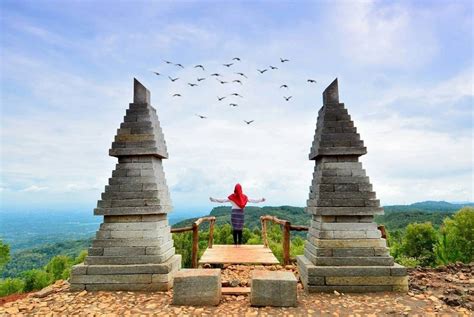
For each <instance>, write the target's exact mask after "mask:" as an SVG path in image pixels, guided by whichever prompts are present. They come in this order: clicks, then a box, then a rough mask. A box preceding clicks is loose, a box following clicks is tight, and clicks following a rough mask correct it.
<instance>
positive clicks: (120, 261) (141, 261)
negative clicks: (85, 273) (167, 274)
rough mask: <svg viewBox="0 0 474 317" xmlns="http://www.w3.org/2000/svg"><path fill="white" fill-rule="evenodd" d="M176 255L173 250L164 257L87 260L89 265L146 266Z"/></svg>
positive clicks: (110, 257)
mask: <svg viewBox="0 0 474 317" xmlns="http://www.w3.org/2000/svg"><path fill="white" fill-rule="evenodd" d="M174 253H175V249H174V248H171V249H170V250H169V251H167V252H165V253H164V254H162V255H138V256H133V257H129V256H88V257H86V259H85V264H87V265H94V264H95V265H109V264H123V265H125V264H146V263H163V262H165V261H166V260H168V259H169V258H170V257H171V256H172V255H173V254H174Z"/></svg>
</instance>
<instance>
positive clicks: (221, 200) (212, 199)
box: [209, 197, 230, 204]
mask: <svg viewBox="0 0 474 317" xmlns="http://www.w3.org/2000/svg"><path fill="white" fill-rule="evenodd" d="M209 200H210V201H212V202H213V203H221V204H222V203H228V202H229V201H230V200H229V199H228V198H225V199H216V198H212V197H209Z"/></svg>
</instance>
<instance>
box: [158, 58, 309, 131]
mask: <svg viewBox="0 0 474 317" xmlns="http://www.w3.org/2000/svg"><path fill="white" fill-rule="evenodd" d="M163 62H164V63H166V64H168V65H174V66H176V67H180V68H182V69H184V66H183V64H180V63H174V62H171V61H169V60H163ZM239 62H241V59H240V57H234V58H232V62H230V63H223V64H222V66H224V67H226V68H230V67H232V66H234V65H236V64H238V63H239ZM287 62H290V60H289V59H287V58H280V63H287ZM193 68H196V69H201V70H202V71H206V68H205V67H204V66H203V65H201V64H198V65H195V66H194V67H193ZM277 69H278V67H276V66H273V65H269V66H268V68H263V69H257V72H258V73H260V75H263V74H264V73H265V72H267V71H269V70H270V71H272V70H277ZM153 73H154V74H155V75H157V76H163V74H162V73H161V72H157V71H153ZM234 74H236V75H239V77H238V78H237V79H233V80H232V81H231V82H232V83H236V84H239V85H243V82H242V81H244V80H245V79H248V77H247V75H246V74H244V73H242V72H234ZM209 77H214V78H215V80H217V82H219V83H220V84H221V85H225V84H229V83H230V82H229V81H225V80H223V75H222V74H220V73H212V74H210V75H209ZM168 79H169V80H170V81H171V82H172V83H174V82H176V81H177V80H179V77H175V78H173V77H171V76H168ZM207 79H208V78H207V77H197V80H196V83H192V82H188V83H187V84H188V86H190V87H197V86H199V83H200V82H202V81H204V80H207ZM306 81H307V82H308V83H310V84H316V83H317V82H316V80H314V79H307V80H306ZM282 88H283V89H289V87H288V85H286V84H282V85H281V86H280V89H282ZM229 96H234V97H239V98H244V97H243V96H242V95H240V94H239V93H236V92H234V93H232V94H230V95H228V96H222V97H220V96H217V100H218V101H223V100H224V99H226V98H227V97H229ZM172 97H182V95H181V93H174V94H173V95H172ZM292 98H293V96H283V99H284V100H285V101H290V99H292ZM229 106H230V107H238V106H239V105H238V104H237V103H235V102H230V103H229ZM195 115H196V116H197V117H199V118H200V119H207V118H208V117H207V116H204V115H202V114H195ZM243 121H244V122H245V124H247V125H250V124H251V123H253V122H254V121H255V120H249V121H247V120H243Z"/></svg>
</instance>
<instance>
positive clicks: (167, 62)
mask: <svg viewBox="0 0 474 317" xmlns="http://www.w3.org/2000/svg"><path fill="white" fill-rule="evenodd" d="M163 62H165V63H166V64H173V62H170V61H167V60H165V59H164V60H163Z"/></svg>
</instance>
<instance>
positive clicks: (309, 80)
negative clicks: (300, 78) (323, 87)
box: [307, 79, 316, 84]
mask: <svg viewBox="0 0 474 317" xmlns="http://www.w3.org/2000/svg"><path fill="white" fill-rule="evenodd" d="M307 82H308V83H313V84H316V80H314V79H308V80H307Z"/></svg>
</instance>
